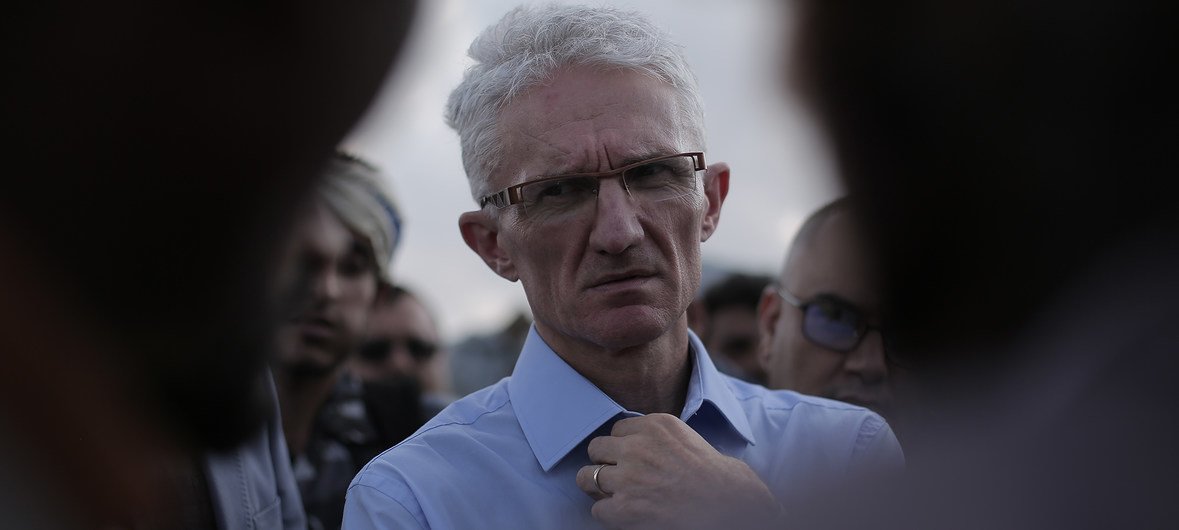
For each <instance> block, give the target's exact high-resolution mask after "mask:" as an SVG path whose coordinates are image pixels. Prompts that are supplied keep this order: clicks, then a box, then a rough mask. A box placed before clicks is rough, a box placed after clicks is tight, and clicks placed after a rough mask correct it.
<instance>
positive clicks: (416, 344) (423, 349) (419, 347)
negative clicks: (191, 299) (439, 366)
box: [405, 339, 438, 362]
mask: <svg viewBox="0 0 1179 530" xmlns="http://www.w3.org/2000/svg"><path fill="white" fill-rule="evenodd" d="M405 347H406V349H408V350H409V354H410V355H411V356H412V357H413V359H414V360H415V361H418V362H421V361H425V360H427V359H429V358H430V357H433V356H434V352H435V351H437V350H438V346H436V345H434V344H433V343H430V342H426V341H424V340H421V339H406V340H405Z"/></svg>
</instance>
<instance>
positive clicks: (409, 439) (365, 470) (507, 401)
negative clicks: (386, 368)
mask: <svg viewBox="0 0 1179 530" xmlns="http://www.w3.org/2000/svg"><path fill="white" fill-rule="evenodd" d="M511 402H512V399H511V398H507V399H504V402H503V403H500V404H499V406H497V407H495V408H493V409H490V410H485V411H483V412H480V413H479V415H477V416H475V417H474V418H471V421H451V422H448V423H440V424H438V425H433V426H431V427H430V428H428V429H425V430H423V431H419V432H416V433H414V434H412V435H410V437H409V438H406V439H404V440H402V441H400V442H398V443H397V445H394V446H393V447H390V448H388V449H385V450H384V451H381V454H379V455H377V456H375V457H373V459H372V460H370V461H369V463H368V464H365V466H364V468H362V469H361V470H360V474H364V473H367V472H368V467H369V465H371V464H372V463H373V462H376V461H377V460H379V459H381V457H383V456H385V454H386V453H388V452H389V451H392V450H394V449H397V448H398V447H401V446H402V445H404V444H406V443H409V442H411V441H413V440H415V439H417V438H419V437H421V436H425V434H426V433H428V432H430V431H433V430H435V429H440V428H442V427H450V426H452V425H474V424H475V422H477V421H479V420H480V419H481V418H483V416H486V415H488V414H493V413H495V412H499V410H500V409H502V408H504V407H506V406H508V404H510V403H511Z"/></svg>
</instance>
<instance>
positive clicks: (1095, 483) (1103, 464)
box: [796, 0, 1179, 528]
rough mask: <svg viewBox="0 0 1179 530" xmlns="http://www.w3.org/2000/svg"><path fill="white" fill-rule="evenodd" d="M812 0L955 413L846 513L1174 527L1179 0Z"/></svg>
mask: <svg viewBox="0 0 1179 530" xmlns="http://www.w3.org/2000/svg"><path fill="white" fill-rule="evenodd" d="M801 7H802V11H801V12H800V14H801V15H802V16H801V19H800V24H799V28H800V31H801V34H800V36H799V41H798V45H797V48H796V51H797V53H798V61H797V63H796V66H797V68H798V71H797V73H798V76H797V77H796V80H797V83H798V86H800V87H801V89H802V91H803V94H804V95H805V97H806V98H807V99H808V100H809V101H810V102H811V103H812V104H813V106H814V108H815V109H816V111H817V113H818V115H819V117H820V119H821V121H822V122H823V124H824V125H825V126H826V128H827V130H828V131H829V133H830V136H831V138H832V140H833V142H834V147H835V152H836V154H837V156H838V162H839V167H840V170H841V173H842V175H843V178H844V180H845V182H846V184H847V188H848V190H849V192H851V193H852V194H853V195H854V196H856V197H859V198H861V199H863V204H864V206H865V208H864V209H863V211H862V213H861V215H862V217H861V219H860V223H859V224H860V228H861V230H864V233H865V235H866V237H865V241H867V242H868V244H870V245H871V246H872V250H873V251H874V252H875V253H876V254H877V255H878V256H880V257H881V259H882V261H881V266H880V269H879V270H880V273H881V281H882V284H881V285H882V288H883V290H882V293H883V300H882V307H883V308H884V309H883V311H884V312H885V314H887V315H890V328H889V329H890V331H891V332H892V333H893V338H894V339H895V341H896V345H897V348H898V351H900V352H902V353H903V355H904V356H905V357H906V359H905V362H906V369H907V371H910V372H912V377H913V378H914V379H915V382H918V383H919V385H920V387H921V388H920V391H921V393H922V395H921V398H922V399H924V400H926V401H927V402H929V403H938V404H939V405H940V406H939V407H938V409H939V410H938V411H931V412H930V413H929V414H927V415H925V417H924V418H922V420H923V421H921V422H920V424H914V425H913V427H914V429H910V428H908V427H909V417H908V415H906V418H905V419H906V440H907V441H910V445H907V450H908V452H909V454H910V455H911V456H912V460H911V463H912V467H911V468H910V472H911V477H910V480H908V481H906V482H905V483H904V484H903V487H895V488H891V489H889V490H888V494H885V495H881V494H879V492H876V494H872V495H863V496H862V497H860V498H857V499H855V500H853V501H851V502H855V503H856V505H857V506H860V507H861V508H862V510H860V511H859V512H860V513H850V512H849V511H848V510H840V509H839V507H836V506H830V505H829V504H830V503H827V504H828V507H829V508H832V510H831V512H833V513H837V514H838V515H840V516H841V517H840V519H842V521H830V520H829V522H830V523H831V524H832V525H833V526H868V525H871V526H872V527H879V526H888V527H895V528H912V527H925V528H935V527H941V528H945V527H958V528H963V527H965V528H997V527H1002V528H1049V527H1056V528H1109V527H1131V528H1161V527H1167V526H1171V525H1173V524H1174V512H1175V508H1174V498H1175V490H1176V488H1175V486H1174V479H1175V476H1177V475H1179V455H1177V453H1176V451H1175V443H1174V441H1175V440H1176V438H1177V437H1179V420H1177V419H1176V418H1177V416H1176V414H1175V412H1174V411H1175V408H1176V407H1177V406H1179V396H1177V394H1176V393H1175V391H1174V386H1175V374H1176V373H1179V355H1177V353H1179V346H1177V344H1179V340H1177V336H1176V332H1175V324H1174V315H1175V314H1176V305H1177V304H1179V274H1177V273H1176V271H1179V208H1176V207H1175V194H1174V193H1173V188H1174V186H1173V184H1172V183H1171V182H1170V181H1171V180H1172V177H1171V175H1174V174H1175V172H1176V166H1177V164H1176V154H1175V153H1176V148H1175V146H1176V145H1179V128H1177V127H1176V125H1175V124H1177V123H1179V103H1177V102H1176V98H1175V94H1179V82H1177V81H1176V79H1177V78H1176V76H1172V75H1166V72H1169V71H1170V70H1172V69H1173V66H1174V61H1175V53H1176V42H1177V41H1176V37H1175V27H1176V23H1177V22H1179V6H1177V5H1176V4H1175V3H1174V2H1162V1H1140V0H1130V1H1125V2H1117V3H1109V2H1095V1H1069V2H1064V1H1046V2H993V1H982V0H965V1H958V2H953V3H947V2H923V1H904V0H902V1H898V2H888V3H870V2H848V1H831V0H817V1H807V2H803V3H802V4H801ZM918 427H919V429H917V428H918ZM840 502H841V504H840V506H845V505H846V503H847V502H849V501H848V500H847V499H841V501H840ZM830 515H831V514H830V513H829V514H828V516H830ZM849 519H850V521H849ZM840 522H842V523H846V524H838V523H840Z"/></svg>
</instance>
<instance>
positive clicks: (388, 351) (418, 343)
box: [357, 337, 438, 363]
mask: <svg viewBox="0 0 1179 530" xmlns="http://www.w3.org/2000/svg"><path fill="white" fill-rule="evenodd" d="M398 345H402V346H404V347H405V349H406V351H408V352H409V355H410V357H413V360H414V361H417V362H422V361H426V360H428V359H430V357H433V356H434V352H436V351H438V345H437V344H434V343H432V342H429V341H424V340H421V339H417V338H413V337H410V338H404V339H381V340H373V341H369V342H366V343H365V344H364V345H362V346H361V347H360V351H358V352H357V353H358V354H359V355H360V358H361V359H363V360H365V361H368V362H374V363H379V362H383V361H384V360H385V359H388V358H389V356H390V355H392V354H393V348H394V347H396V346H398Z"/></svg>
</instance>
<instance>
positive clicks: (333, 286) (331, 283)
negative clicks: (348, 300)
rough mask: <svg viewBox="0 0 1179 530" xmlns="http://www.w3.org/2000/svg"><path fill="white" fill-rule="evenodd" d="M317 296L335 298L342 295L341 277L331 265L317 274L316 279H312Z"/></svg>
mask: <svg viewBox="0 0 1179 530" xmlns="http://www.w3.org/2000/svg"><path fill="white" fill-rule="evenodd" d="M311 292H312V293H313V294H314V295H315V298H318V299H321V300H323V299H335V298H337V297H339V296H340V279H339V277H338V275H337V274H336V273H335V271H333V270H331V268H329V267H324V268H323V269H322V270H320V271H318V272H317V273H316V274H315V279H314V280H313V281H312V291H311Z"/></svg>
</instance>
